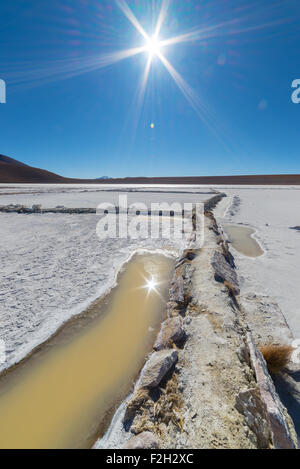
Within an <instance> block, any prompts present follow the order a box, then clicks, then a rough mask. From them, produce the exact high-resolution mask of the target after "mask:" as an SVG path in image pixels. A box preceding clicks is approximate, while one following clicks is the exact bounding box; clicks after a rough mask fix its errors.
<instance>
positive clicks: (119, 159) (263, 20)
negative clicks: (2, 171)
mask: <svg viewBox="0 0 300 469" xmlns="http://www.w3.org/2000/svg"><path fill="white" fill-rule="evenodd" d="M127 5H128V8H129V9H130V10H131V12H132V13H133V14H134V17H132V16H130V10H127V9H126V8H127V7H126V3H125V2H124V1H119V2H117V1H114V0H51V1H49V2H48V1H41V0H9V1H1V3H0V18H1V22H0V79H4V80H5V81H6V84H7V103H6V104H0V126H1V127H0V153H2V154H6V155H8V156H11V157H14V158H16V159H18V160H20V161H23V162H24V163H27V164H30V165H32V166H36V167H40V168H44V169H48V170H50V171H54V172H57V173H59V174H62V175H65V176H70V177H82V178H84V177H85V178H95V177H101V176H104V175H107V176H113V177H123V176H194V175H199V176H201V175H225V174H264V173H274V174H276V173H300V158H299V156H300V139H299V135H300V104H298V105H297V104H293V103H292V100H291V94H292V88H291V84H292V81H293V80H295V79H297V78H300V52H299V51H300V3H299V0H276V1H275V0H171V1H170V2H169V6H168V10H167V8H166V7H167V2H166V3H164V4H162V1H160V0H128V1H127ZM162 6H163V7H164V8H165V9H164V10H163V13H165V14H164V15H163V16H162V17H163V20H164V21H163V22H162V24H161V29H160V33H159V39H158V40H159V41H164V40H167V39H169V38H174V37H178V36H182V35H185V36H184V37H183V38H182V37H181V40H180V38H179V39H178V41H174V42H173V43H170V44H165V45H164V46H163V47H161V48H159V47H158V46H157V44H156V47H155V51H153V50H152V52H158V51H159V50H160V52H159V53H161V54H163V55H162V56H159V55H158V54H156V53H153V56H152V60H151V64H150V61H149V63H148V65H149V64H150V70H149V76H148V80H147V83H146V86H145V92H144V93H143V92H142V90H143V86H142V77H143V76H144V74H145V67H146V65H147V62H148V60H149V49H145V44H146V43H147V40H146V37H144V36H143V35H142V33H141V32H143V31H145V32H146V33H147V34H148V35H150V36H151V37H152V36H153V34H154V33H155V29H156V23H157V19H158V17H159V12H160V9H161V7H162ZM126 13H127V16H129V17H130V18H131V20H132V22H131V21H130V18H128V17H127V16H126ZM134 18H136V19H137V22H135V20H134ZM134 22H135V25H134V24H133V23H134ZM135 26H136V27H135ZM140 26H141V27H142V28H143V29H142V31H141V29H140V31H139V30H138V28H140ZM186 34H188V35H186ZM182 39H184V40H183V41H182ZM160 46H161V44H160ZM133 48H140V49H142V48H144V50H142V51H141V50H139V52H140V53H139V54H136V55H132V56H130V57H128V58H126V59H124V57H123V60H119V59H120V58H121V57H122V54H119V52H120V51H124V50H128V49H133ZM150 49H151V47H150ZM123 56H124V54H123ZM161 58H162V59H163V60H161ZM166 60H167V62H166ZM164 61H165V62H164ZM166 63H167V64H171V66H172V67H173V69H171V71H172V72H173V76H172V74H170V69H169V70H168V67H166ZM174 78H175V79H174Z"/></svg>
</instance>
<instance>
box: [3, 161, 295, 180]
mask: <svg viewBox="0 0 300 469" xmlns="http://www.w3.org/2000/svg"><path fill="white" fill-rule="evenodd" d="M0 183H2V184H3V183H4V184H5V183H7V184H9V183H15V184H16V183H28V184H230V185H233V184H249V185H251V184H254V185H260V184H262V185H299V184H300V174H276V175H246V176H192V177H180V176H178V177H133V178H131V177H127V178H117V179H113V178H111V179H106V178H105V179H104V178H100V179H99V178H98V179H97V178H95V179H79V178H78V179H76V178H66V177H63V176H60V175H58V174H55V173H52V172H50V171H46V170H45V169H40V168H33V167H32V166H28V165H27V164H24V163H22V162H20V161H18V160H16V159H14V158H10V157H8V156H5V155H1V154H0Z"/></svg>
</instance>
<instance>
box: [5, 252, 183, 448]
mask: <svg viewBox="0 0 300 469" xmlns="http://www.w3.org/2000/svg"><path fill="white" fill-rule="evenodd" d="M173 266H174V261H173V260H172V259H170V258H168V257H165V256H160V255H139V256H135V257H134V258H133V259H132V260H131V261H130V262H129V263H128V264H127V265H126V267H125V269H124V272H122V273H121V274H120V275H119V278H118V286H117V287H116V288H115V289H114V290H113V291H112V292H111V293H110V294H109V295H108V296H107V297H106V299H105V300H102V301H99V302H98V303H97V302H96V303H95V304H94V305H93V306H92V307H91V308H90V309H89V310H88V311H87V312H85V313H84V314H83V315H81V316H80V317H79V318H75V319H74V320H72V321H70V322H69V323H67V325H65V326H64V327H63V328H62V329H61V330H60V331H59V332H58V334H57V335H56V336H55V337H53V338H52V339H50V341H48V343H47V344H45V345H44V346H43V347H41V349H40V350H38V351H36V352H35V353H34V354H33V355H32V356H31V357H29V358H28V359H27V360H25V361H24V362H23V363H22V364H21V365H19V366H18V367H16V368H15V369H13V370H12V371H10V372H9V373H7V374H6V375H4V376H2V377H1V378H0V448H89V447H91V446H92V444H93V443H94V441H95V439H96V437H99V436H102V434H103V432H104V431H105V429H106V426H107V424H108V423H109V419H110V418H111V416H112V412H113V410H114V409H115V407H116V406H117V405H118V404H119V403H120V401H121V400H123V399H124V398H125V397H126V395H127V394H128V392H129V391H130V388H131V386H132V383H133V382H134V380H135V379H136V377H137V375H138V372H139V370H140V369H141V367H142V366H143V363H144V361H145V357H146V355H147V354H148V353H149V352H150V351H151V348H152V345H153V342H154V340H155V337H156V335H157V332H158V330H159V327H160V323H161V321H162V320H163V319H164V317H165V311H166V309H165V301H166V300H167V299H168V288H169V282H170V279H171V275H172V270H173ZM152 278H153V279H154V281H155V282H157V283H158V285H157V286H155V289H153V290H149V288H145V284H146V281H147V279H152Z"/></svg>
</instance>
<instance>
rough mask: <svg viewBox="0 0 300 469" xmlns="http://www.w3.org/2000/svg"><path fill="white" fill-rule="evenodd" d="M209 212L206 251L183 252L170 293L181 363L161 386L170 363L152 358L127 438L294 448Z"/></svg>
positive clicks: (162, 443)
mask: <svg viewBox="0 0 300 469" xmlns="http://www.w3.org/2000/svg"><path fill="white" fill-rule="evenodd" d="M210 208H211V206H209V207H206V217H205V244H204V247H203V248H202V249H200V250H197V251H195V250H190V251H187V252H185V253H184V256H183V257H182V259H180V260H179V262H178V264H177V268H176V273H175V276H174V280H173V285H172V289H171V294H170V300H171V301H170V302H169V304H168V315H169V318H180V320H181V323H182V325H183V328H184V331H185V334H186V338H185V340H184V341H183V342H182V343H179V344H176V343H174V341H172V340H169V341H166V343H165V349H170V352H171V350H174V349H175V350H176V352H177V354H176V359H177V363H176V365H173V366H171V368H168V367H166V368H165V375H163V377H162V376H161V375H159V379H160V383H159V384H157V380H156V381H155V379H154V377H155V376H154V375H155V373H156V372H158V371H159V373H161V370H162V369H163V362H162V361H161V362H160V361H159V360H160V359H163V357H160V356H157V355H155V354H157V352H155V353H154V355H152V356H151V357H150V361H153V362H154V363H155V365H156V368H155V367H153V368H152V370H150V371H151V372H152V375H151V376H150V377H151V379H150V378H149V367H148V369H146V370H144V372H142V376H143V373H144V374H146V376H147V379H146V383H147V385H146V386H143V382H145V380H144V381H143V379H142V380H141V382H140V383H138V384H137V387H136V390H135V393H134V395H133V397H132V399H131V400H130V401H129V403H128V404H127V410H126V412H125V417H124V419H123V420H124V424H125V428H126V430H127V436H126V438H128V436H130V435H140V439H139V443H136V440H134V443H133V444H139V445H140V447H147V441H148V439H149V434H148V432H151V433H152V435H154V436H155V438H156V440H155V441H156V443H157V445H158V446H159V447H161V448H251V449H255V448H294V447H296V445H297V443H296V434H295V430H294V427H293V423H292V421H291V419H290V417H289V415H288V413H287V411H286V409H285V408H284V406H283V405H282V403H281V401H280V399H279V397H278V395H277V393H276V391H275V388H274V385H273V382H272V379H271V377H270V375H269V373H268V371H267V368H266V366H265V362H264V360H263V358H262V356H261V354H260V352H259V351H258V350H257V346H256V343H255V340H254V339H253V338H252V334H251V333H250V329H249V327H248V324H247V314H245V311H244V308H242V307H241V305H240V302H239V297H238V296H237V295H238V293H239V285H238V278H237V275H236V272H235V269H234V259H233V258H232V256H231V254H230V252H229V251H228V245H227V243H226V241H225V240H224V238H223V237H222V232H221V231H220V229H219V227H218V225H217V223H216V221H215V219H214V217H213V215H212V212H211V211H210V210H209V209H210ZM157 364H159V367H158V368H157ZM171 365H172V363H171ZM156 378H157V376H156ZM151 380H152V381H151ZM149 382H151V383H154V382H155V385H154V386H152V385H151V386H149V385H148V384H149ZM144 434H145V442H144V445H145V446H143V443H142V441H143V438H142V437H143V435H144ZM151 444H152V445H153V441H152V440H151ZM127 445H128V443H127ZM129 447H130V442H129Z"/></svg>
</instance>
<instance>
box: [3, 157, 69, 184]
mask: <svg viewBox="0 0 300 469" xmlns="http://www.w3.org/2000/svg"><path fill="white" fill-rule="evenodd" d="M64 180H65V178H63V177H62V176H58V175H57V174H55V173H50V172H49V171H45V170H44V169H39V168H33V167H32V166H28V165H26V164H24V163H21V162H20V161H17V160H15V159H13V158H9V157H8V156H4V155H0V183H26V182H28V183H59V182H63V181H64Z"/></svg>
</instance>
